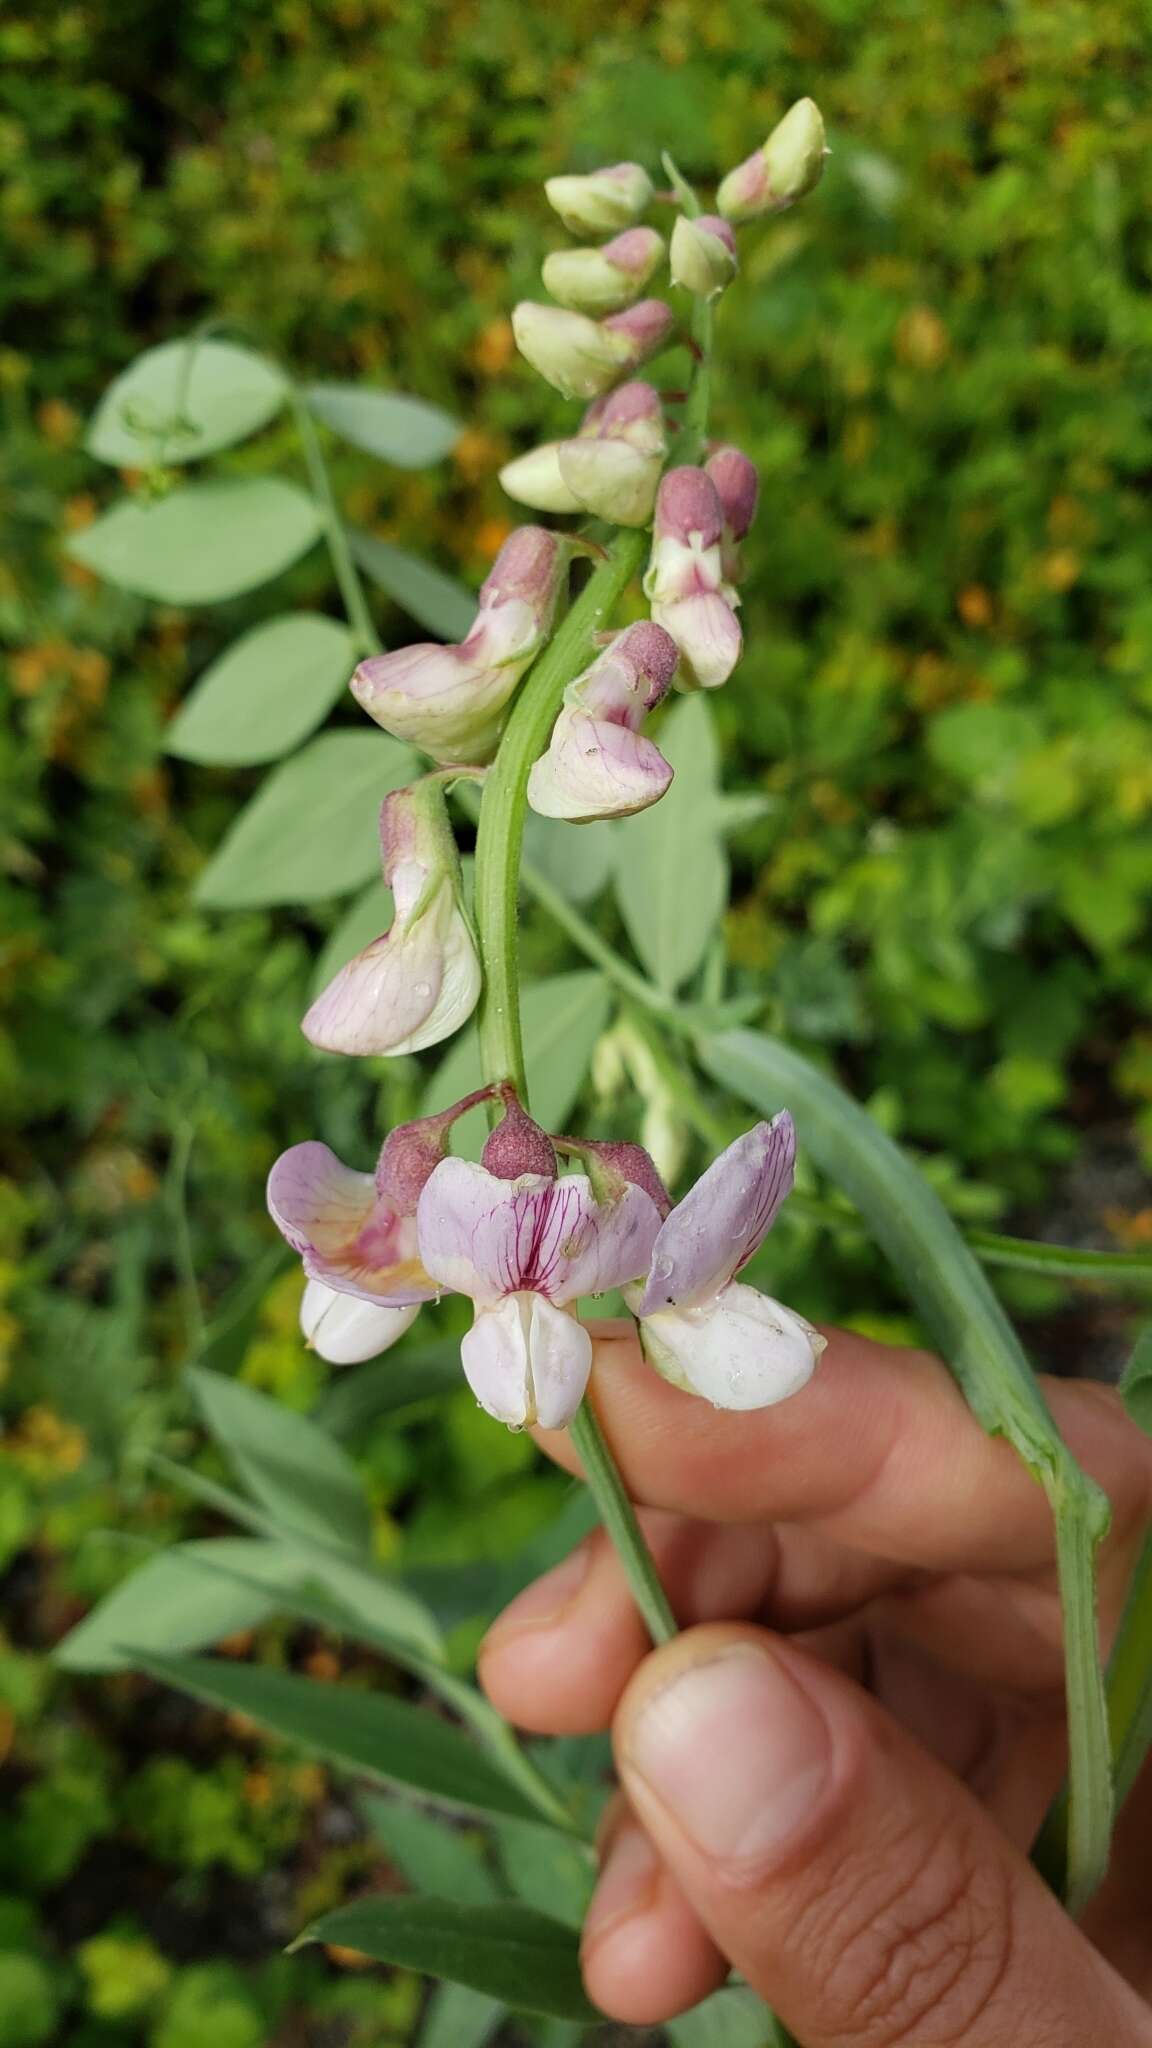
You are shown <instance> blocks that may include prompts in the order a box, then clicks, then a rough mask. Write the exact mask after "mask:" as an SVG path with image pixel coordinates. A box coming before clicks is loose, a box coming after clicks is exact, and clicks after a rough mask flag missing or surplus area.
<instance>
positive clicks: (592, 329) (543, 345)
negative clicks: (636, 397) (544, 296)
mask: <svg viewBox="0 0 1152 2048" xmlns="http://www.w3.org/2000/svg"><path fill="white" fill-rule="evenodd" d="M672 320H673V314H672V308H671V307H670V306H666V305H665V303H664V301H663V299H641V300H640V301H639V303H638V304H637V305H635V306H629V307H628V309H627V311H626V312H623V313H613V314H612V315H611V317H610V318H609V319H607V320H590V319H589V318H588V315H587V314H586V313H570V312H568V311H567V310H566V309H565V308H564V307H563V306H542V305H539V304H537V303H536V302H535V301H534V300H532V299H522V300H521V301H520V304H519V305H518V306H514V307H513V308H512V332H513V334H514V335H515V337H516V346H517V348H518V349H519V350H520V353H521V355H522V356H523V357H524V358H525V360H526V361H527V362H529V363H531V365H532V368H533V369H534V370H538V371H539V373H540V375H541V376H542V377H543V378H545V379H546V380H547V382H548V383H549V384H551V385H552V386H553V387H554V389H555V390H557V391H559V392H560V393H561V395H562V396H563V397H564V398H599V397H601V396H602V395H603V393H604V392H605V391H610V390H611V389H612V386H613V385H614V384H618V383H619V382H620V379H621V378H622V377H626V376H628V375H629V374H630V372H631V371H633V370H637V369H639V367H640V365H641V363H646V362H647V361H648V358H649V356H654V355H655V354H656V351H657V350H658V349H661V348H663V346H664V343H665V342H666V341H667V339H668V334H669V331H670V329H671V327H672Z"/></svg>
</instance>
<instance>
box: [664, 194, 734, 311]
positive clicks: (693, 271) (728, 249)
mask: <svg viewBox="0 0 1152 2048" xmlns="http://www.w3.org/2000/svg"><path fill="white" fill-rule="evenodd" d="M671 263H672V282H673V284H680V285H683V286H684V288H685V290H686V291H690V292H691V293H693V295H694V296H695V297H696V298H699V299H714V298H716V297H717V296H718V294H719V293H720V292H722V291H723V290H724V289H725V287H726V286H727V285H730V284H731V282H732V279H733V278H734V277H735V275H736V271H737V269H738V267H739V266H738V262H737V257H736V237H735V235H734V234H733V232H732V230H731V228H730V227H729V225H728V222H727V221H726V220H722V219H721V218H720V216H719V214H715V213H702V214H698V215H697V216H696V217H695V218H689V216H688V215H687V214H684V213H682V214H681V215H680V217H679V219H678V220H677V222H676V225H675V227H674V228H673V230H672V246H671Z"/></svg>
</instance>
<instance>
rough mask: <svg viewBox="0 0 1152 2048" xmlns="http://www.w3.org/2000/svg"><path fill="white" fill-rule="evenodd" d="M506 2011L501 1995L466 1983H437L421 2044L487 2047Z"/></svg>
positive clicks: (421, 2046)
mask: <svg viewBox="0 0 1152 2048" xmlns="http://www.w3.org/2000/svg"><path fill="white" fill-rule="evenodd" d="M506 2012H507V2007H506V2006H504V2005H502V2004H501V2002H500V2000H499V1999H498V1998H488V1997H486V1995H485V1994H484V1992H483V1991H470V1990H469V1988H468V1986H467V1985H466V1984H437V1985H436V1987H435V1989H434V1991H433V1993H432V1996H431V1998H430V1999H429V2000H428V2008H427V2011H426V2012H425V2014H424V2024H423V2026H422V2027H421V2029H420V2033H419V2035H418V2036H417V2048H484V2044H485V2042H486V2041H490V2040H491V2039H492V2036H493V2035H494V2034H495V2032H496V2030H497V2028H498V2027H499V2026H501V2024H502V2023H503V2020H504V2018H505V2015H506Z"/></svg>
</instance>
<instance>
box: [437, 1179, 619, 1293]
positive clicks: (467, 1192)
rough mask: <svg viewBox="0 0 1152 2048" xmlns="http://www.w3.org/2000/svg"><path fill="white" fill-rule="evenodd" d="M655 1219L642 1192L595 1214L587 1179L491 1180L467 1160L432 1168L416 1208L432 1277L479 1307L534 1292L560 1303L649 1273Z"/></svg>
mask: <svg viewBox="0 0 1152 2048" xmlns="http://www.w3.org/2000/svg"><path fill="white" fill-rule="evenodd" d="M659 1222H660V1218H659V1214H658V1211H657V1209H656V1206H655V1204H654V1203H653V1202H652V1200H651V1198H650V1197H649V1196H648V1195H646V1194H645V1193H644V1192H643V1190H642V1189H641V1188H636V1187H629V1188H628V1189H627V1190H626V1192H625V1193H624V1194H623V1195H622V1196H621V1198H620V1200H619V1201H618V1202H615V1203H613V1204H611V1205H610V1206H605V1207H601V1206H599V1205H598V1204H597V1202H596V1200H595V1198H594V1196H593V1194H592V1190H591V1188H590V1186H589V1184H588V1181H587V1179H586V1178H585V1177H584V1176H583V1175H582V1174H575V1175H573V1176H572V1177H571V1178H569V1179H566V1180H560V1181H555V1182H550V1181H546V1180H543V1179H542V1178H539V1179H538V1178H536V1177H532V1178H531V1179H525V1180H523V1181H521V1182H520V1183H516V1182H509V1181H502V1180H498V1179H497V1178H496V1177H495V1176H494V1175H493V1174H490V1173H487V1172H485V1170H484V1168H483V1167H482V1166H474V1165H472V1164H471V1163H470V1162H469V1161H468V1160H464V1159H446V1160H444V1162H443V1164H442V1165H440V1166H438V1167H437V1168H436V1171H435V1173H434V1174H433V1175H432V1177H431V1179H430V1180H429V1182H428V1184H427V1186H426V1188H425V1189H424V1192H423V1194H422V1195H421V1197H420V1203H419V1207H418V1209H417V1226H418V1231H419V1244H420V1255H421V1258H422V1259H423V1261H424V1264H425V1266H426V1268H427V1270H428V1272H429V1273H431V1274H433V1275H434V1276H435V1277H436V1278H437V1279H438V1280H440V1281H442V1282H443V1284H444V1285H445V1286H446V1287H451V1288H453V1289H454V1290H455V1291H456V1292H457V1293H460V1294H469V1295H471V1297H472V1299H473V1300H474V1301H477V1302H479V1303H480V1304H481V1305H484V1304H485V1303H492V1302H495V1301H498V1300H499V1299H500V1298H501V1296H502V1295H505V1294H512V1293H516V1292H520V1291H523V1290H533V1291H536V1292H539V1293H541V1294H545V1295H547V1297H548V1299H549V1300H550V1301H552V1302H554V1303H556V1304H557V1305H562V1304H563V1303H564V1302H567V1301H572V1300H574V1299H575V1298H576V1297H577V1295H581V1294H602V1293H604V1292H605V1290H606V1289H607V1288H610V1287H620V1286H622V1285H623V1284H624V1283H625V1281H626V1280H629V1279H634V1278H635V1276H636V1275H637V1274H638V1273H644V1272H646V1271H647V1268H648V1261H649V1255H650V1252H651V1248H652V1245H653V1242H654V1240H655V1236H656V1232H657V1229H658V1228H659Z"/></svg>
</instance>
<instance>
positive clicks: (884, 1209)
mask: <svg viewBox="0 0 1152 2048" xmlns="http://www.w3.org/2000/svg"><path fill="white" fill-rule="evenodd" d="M699 1053H700V1060H701V1064H702V1065H703V1067H704V1070H705V1072H706V1073H708V1074H710V1075H711V1076H712V1078H713V1079H714V1080H717V1081H719V1082H721V1084H722V1085H723V1086H724V1087H725V1088H727V1089H729V1090H731V1091H732V1092H733V1093H735V1094H737V1095H739V1096H741V1097H742V1098H743V1099H744V1101H745V1102H750V1103H752V1104H753V1105H754V1107H755V1108H757V1109H758V1110H760V1111H761V1113H762V1114H765V1115H768V1114H772V1113H773V1112H774V1111H776V1110H778V1109H780V1108H781V1107H787V1108H788V1109H790V1110H791V1111H792V1114H793V1116H794V1117H795V1119H796V1128H797V1136H798V1140H799V1146H800V1151H801V1155H802V1156H803V1154H804V1153H805V1152H807V1153H808V1154H809V1155H810V1156H811V1158H813V1159H814V1160H815V1162H816V1164H817V1165H818V1166H820V1167H822V1168H823V1169H824V1171H825V1172H826V1173H827V1174H828V1175H829V1176H830V1177H831V1178H832V1179H833V1180H834V1181H835V1182H836V1184H837V1185H838V1186H839V1187H841V1188H842V1189H843V1190H844V1193H845V1194H846V1195H847V1196H848V1197H849V1199H850V1200H851V1201H853V1202H854V1203H855V1204H856V1207H857V1208H858V1209H859V1211H860V1213H861V1215H862V1216H863V1217H864V1220H865V1222H866V1223H867V1224H868V1226H869V1229H870V1230H871V1232H872V1235H873V1236H874V1238H875V1239H876V1242H877V1244H878V1245H879V1246H880V1248H881V1250H882V1251H883V1252H884V1253H885V1254H886V1256H887V1258H888V1259H889V1261H890V1263H891V1265H892V1267H893V1269H894V1271H895V1272H896V1273H897V1275H898V1276H899V1278H900V1281H901V1283H902V1285H903V1287H904V1288H905V1290H906V1292H907V1294H908V1296H909V1299H910V1300H911V1301H912V1303H913V1304H914V1306H915V1308H916V1309H917V1312H918V1313H919V1315H920V1317H921V1319H922V1321H923V1323H924V1325H925V1327H926V1328H927V1330H928V1331H929V1332H930V1334H931V1336H932V1338H933V1341H934V1342H935V1343H936V1345H937V1347H938V1348H939V1351H940V1354H941V1356H942V1358H943V1359H944V1360H945V1362H946V1364H947V1365H948V1366H949V1368H950V1369H951V1371H952V1372H953V1373H954V1375H955V1377H956V1378H957V1380H958V1381H959V1383H960V1386H961V1388H962V1389H963V1392H964V1394H965V1397H966V1399H967V1400H968V1402H969V1404H970V1406H971V1408H972V1410H973V1412H974V1414H975V1415H976V1417H977V1418H978V1420H979V1421H980V1422H981V1423H982V1424H983V1426H984V1428H985V1429H986V1430H988V1431H989V1432H990V1433H991V1434H994V1435H1003V1436H1006V1437H1007V1438H1008V1440H1009V1442H1010V1443H1011V1444H1012V1445H1013V1447H1014V1448H1015V1450H1016V1451H1017V1452H1018V1453H1019V1455H1020V1457H1021V1458H1022V1459H1023V1461H1024V1463H1025V1464H1026V1465H1027V1466H1028V1468H1029V1470H1030V1471H1031V1472H1032V1473H1033V1475H1034V1476H1035V1477H1036V1478H1037V1479H1038V1480H1039V1481H1040V1483H1041V1485H1042V1486H1043V1488H1044V1490H1045V1493H1046V1494H1047V1496H1048V1499H1049V1502H1050V1505H1051V1507H1052V1510H1053V1514H1054V1516H1055V1521H1056V1557H1057V1572H1058V1577H1059V1582H1060V1595H1061V1604H1062V1608H1063V1613H1064V1636H1065V1646H1064V1647H1065V1674H1066V1682H1067V1683H1066V1690H1067V1708H1068V1723H1069V1751H1070V1759H1071V1773H1070V1778H1071V1801H1070V1819H1069V1822H1068V1840H1067V1844H1065V1843H1064V1842H1063V1840H1062V1839H1061V1833H1062V1821H1061V1819H1060V1817H1059V1816H1058V1815H1057V1816H1055V1817H1053V1816H1050V1818H1049V1821H1048V1822H1046V1823H1045V1828H1044V1831H1043V1834H1042V1837H1041V1842H1040V1845H1039V1848H1038V1851H1037V1854H1038V1857H1039V1859H1040V1861H1041V1868H1042V1869H1044V1871H1045V1873H1046V1875H1048V1876H1049V1879H1050V1881H1051V1882H1052V1883H1053V1884H1054V1886H1055V1887H1056V1888H1058V1889H1061V1890H1063V1889H1064V1888H1065V1884H1066V1885H1067V1890H1068V1895H1069V1897H1070V1898H1071V1900H1072V1904H1073V1908H1074V1909H1078V1908H1079V1906H1080V1905H1082V1904H1083V1903H1084V1900H1085V1898H1086V1897H1088V1896H1090V1894H1091V1891H1092V1889H1093V1887H1094V1885H1095V1884H1096V1883H1097V1882H1098V1880H1099V1876H1100V1873H1101V1871H1102V1869H1103V1867H1104V1864H1105V1863H1106V1861H1107V1855H1108V1843H1109V1836H1110V1831H1111V1817H1112V1791H1111V1771H1110V1763H1109V1749H1108V1729H1107V1719H1106V1714H1105V1704H1104V1686H1103V1680H1102V1677H1101V1672H1100V1663H1099V1651H1098V1641H1097V1633H1096V1597H1095V1590H1096V1589H1095V1568H1094V1559H1095V1551H1096V1547H1097V1545H1098V1544H1099V1542H1100V1541H1101V1539H1102V1537H1103V1535H1104V1533H1105V1531H1106V1529H1107V1527H1108V1504H1107V1501H1106V1499H1105V1497H1104V1495H1103V1494H1102V1493H1101V1492H1100V1489H1099V1488H1098V1487H1097V1486H1096V1485H1095V1484H1094V1482H1093V1481H1092V1480H1090V1479H1089V1478H1088V1477H1087V1476H1086V1475H1085V1474H1084V1473H1083V1472H1082V1471H1081V1470H1080V1468H1079V1466H1078V1465H1077V1464H1076V1461H1075V1459H1074V1458H1073V1457H1072V1456H1071V1454H1070V1452H1069V1451H1068V1449H1067V1447H1066V1446H1065V1444H1064V1443H1063V1441H1062V1439H1061V1437H1060V1435H1059V1432H1058V1431H1057V1429H1056V1425H1055V1423H1054V1422H1053V1420H1052V1417H1051V1415H1050V1413H1049V1410H1048V1406H1047V1403H1046V1402H1045V1399H1044V1396H1043V1394H1042V1392H1041V1390H1040V1387H1039V1384H1038V1382H1037V1380H1036V1377H1035V1375H1034V1374H1033V1372H1032V1370H1031V1368H1030V1366H1029V1364H1028V1361H1027V1359H1026V1358H1025V1356H1024V1353H1023V1351H1022V1349H1021V1346H1020V1343H1019V1340H1018V1338H1017V1336H1016V1332H1015V1331H1014V1329H1013V1328H1012V1325H1011V1323H1010V1322H1009V1321H1008V1318H1007V1316H1006V1315H1005V1313H1004V1310H1003V1309H1002V1308H1001V1306H1000V1303H999V1301H998V1300H997V1298H996V1296H995V1294H994V1293H993V1291H992V1288H991V1287H990V1285H989V1283H988V1281H987V1279H986V1278H985V1275H984V1274H983V1273H982V1272H981V1270H980V1267H979V1265H978V1264H977V1262H976V1259H975V1256H974V1255H973V1253H972V1252H971V1251H970V1250H969V1248H968V1246H967V1245H966V1244H965V1242H964V1240H963V1238H962V1237H961V1236H960V1234H959V1231H958V1230H957V1228H956V1226H955V1224H954V1223H953V1221H952V1219H951V1217H950V1216H949V1214H948V1212H947V1210H946V1209H945V1208H944V1205H943V1203H942V1202H941V1200H940V1198H939V1196H938V1195H937V1194H936V1192H935V1190H934V1189H933V1188H932V1186H931V1185H930V1183H929V1182H928V1181H927V1180H926V1179H925V1177H924V1175H923V1174H922V1173H921V1172H920V1171H919V1169H918V1167H916V1166H915V1165H914V1164H913V1163H912V1161H911V1160H910V1159H909V1158H908V1157H907V1155H906V1154H905V1153H904V1152H902V1151H901V1150H900V1148H899V1146H898V1145H895V1144H894V1143H893V1141H892V1140H891V1138H889V1137H887V1136H886V1135H885V1134H884V1132H883V1131H881V1130H880V1128H879V1127H878V1125H876V1124H875V1123H874V1122H873V1120H872V1118H871V1117H870V1116H868V1115H867V1114H866V1113H865V1111H864V1110H862V1109H861V1108H860V1107H859V1105H858V1104H857V1103H855V1102H853V1100H852V1098H851V1097H850V1096H849V1095H846V1094H845V1093H844V1090H843V1089H841V1088H838V1087H837V1085H836V1083H835V1082H834V1081H832V1080H829V1079H828V1078H827V1076H826V1075H824V1074H822V1073H821V1072H820V1071H819V1069H818V1068H816V1067H814V1066H812V1065H811V1064H810V1062H809V1061H807V1060H805V1059H801V1057H800V1056H799V1054H798V1053H795V1052H792V1051H791V1050H790V1049H789V1048H788V1047H787V1046H784V1045H781V1044H780V1043H779V1041H778V1040H776V1039H771V1038H762V1037H759V1036H757V1034H756V1033H755V1032H752V1031H729V1032H726V1033H724V1034H722V1035H721V1036H719V1037H716V1038H711V1039H706V1040H705V1041H704V1042H703V1043H702V1045H701V1046H700V1048H699ZM1065 1862H1066V1864H1067V1870H1066V1872H1065Z"/></svg>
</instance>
